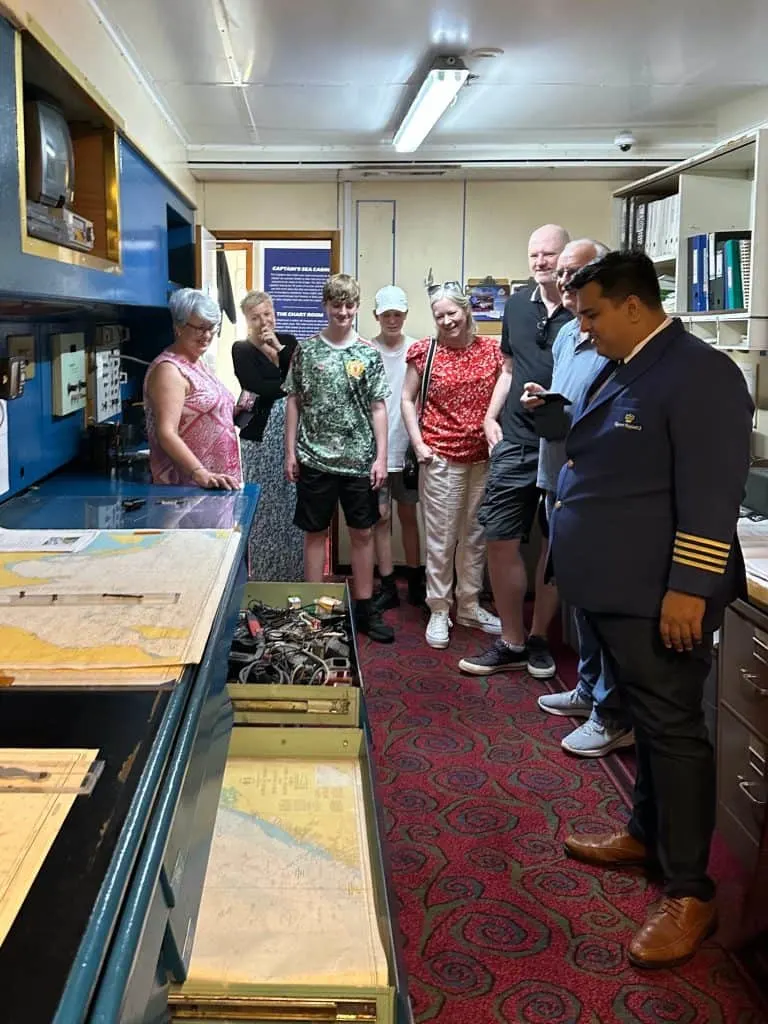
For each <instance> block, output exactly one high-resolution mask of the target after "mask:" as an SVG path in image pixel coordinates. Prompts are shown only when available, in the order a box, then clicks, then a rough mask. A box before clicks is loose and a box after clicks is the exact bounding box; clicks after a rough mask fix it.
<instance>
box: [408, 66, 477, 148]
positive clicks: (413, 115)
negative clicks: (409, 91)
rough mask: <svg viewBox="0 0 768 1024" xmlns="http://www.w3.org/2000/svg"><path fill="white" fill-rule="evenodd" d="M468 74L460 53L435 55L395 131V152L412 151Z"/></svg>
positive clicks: (448, 103)
mask: <svg viewBox="0 0 768 1024" xmlns="http://www.w3.org/2000/svg"><path fill="white" fill-rule="evenodd" d="M469 77H470V73H469V69H468V68H467V66H466V65H465V64H464V61H463V60H461V58H459V57H438V58H437V60H436V61H435V62H434V64H432V66H431V68H430V69H429V71H428V72H427V75H426V78H425V79H424V81H423V82H422V84H421V88H420V89H419V91H418V93H417V94H416V98H415V99H414V101H413V103H412V104H411V106H410V107H409V109H408V113H407V114H406V115H405V117H404V118H403V120H402V123H401V125H400V127H399V128H398V129H397V132H396V133H395V138H394V140H393V145H394V147H395V149H396V150H397V152H398V153H413V151H414V150H416V149H418V148H419V146H420V145H421V144H422V142H423V141H424V139H425V138H426V137H427V135H429V133H430V132H431V131H432V129H433V128H434V127H435V125H436V124H437V122H438V121H439V120H440V118H441V117H442V116H443V114H444V113H445V112H446V110H447V109H448V107H449V106H450V105H451V103H453V101H454V100H455V99H456V97H457V96H458V94H459V91H460V89H461V87H462V86H463V85H466V83H467V80H468V79H469Z"/></svg>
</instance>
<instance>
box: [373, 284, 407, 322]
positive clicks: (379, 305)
mask: <svg viewBox="0 0 768 1024" xmlns="http://www.w3.org/2000/svg"><path fill="white" fill-rule="evenodd" d="M389 309H396V310H398V311H399V312H400V313H407V312H408V296H407V295H406V294H405V292H404V291H403V289H402V288H398V287H397V285H396V284H388V285H385V286H384V288H379V290H378V291H377V292H376V313H377V315H378V316H381V314H382V313H386V312H387V310H389Z"/></svg>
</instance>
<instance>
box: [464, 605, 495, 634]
mask: <svg viewBox="0 0 768 1024" xmlns="http://www.w3.org/2000/svg"><path fill="white" fill-rule="evenodd" d="M456 622H457V623H458V624H459V625H460V626H468V627H469V629H482V631H483V632H484V633H493V635H494V636H501V619H500V618H498V616H496V615H491V613H490V612H487V611H486V610H485V608H482V607H481V606H480V605H479V604H476V605H474V607H472V608H469V609H468V611H466V612H465V613H464V614H463V615H462V614H458V615H457V616H456Z"/></svg>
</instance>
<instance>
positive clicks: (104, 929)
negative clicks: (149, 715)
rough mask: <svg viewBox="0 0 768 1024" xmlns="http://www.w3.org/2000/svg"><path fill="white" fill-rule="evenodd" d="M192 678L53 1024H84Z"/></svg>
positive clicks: (123, 834)
mask: <svg viewBox="0 0 768 1024" xmlns="http://www.w3.org/2000/svg"><path fill="white" fill-rule="evenodd" d="M190 676H191V673H190V672H189V670H185V672H184V673H183V674H182V678H181V680H180V681H179V682H178V683H177V685H176V688H175V690H174V692H173V693H172V694H171V697H170V699H169V701H168V706H167V707H166V709H165V713H164V714H163V720H162V722H161V723H160V727H159V729H158V732H157V736H156V737H155V742H154V743H153V745H152V750H151V751H150V754H149V757H148V759H147V764H146V767H145V769H144V771H143V772H142V776H141V778H140V780H139V783H138V786H137V789H136V795H135V796H134V798H133V800H132V802H131V806H130V807H129V809H128V814H127V817H126V820H125V824H124V825H123V828H122V829H121V831H120V836H119V838H118V841H117V846H116V848H115V853H114V855H113V857H112V860H111V861H110V864H109V867H108V868H107V873H106V875H105V877H104V881H103V882H102V884H101V888H100V889H99V895H98V896H97V898H96V903H95V904H94V910H93V912H92V914H91V916H90V918H89V920H88V925H87V927H86V929H85V932H84V933H83V937H82V939H81V941H80V945H79V947H78V950H77V954H76V955H75V959H74V961H73V964H72V968H71V969H70V973H69V977H68V979H67V984H66V987H65V989H64V993H63V995H62V998H61V1000H60V1002H59V1006H58V1008H57V1010H56V1016H55V1017H54V1018H53V1022H52V1024H72V1022H73V1021H81V1020H82V1019H83V1013H84V1011H85V1008H86V1007H87V1006H88V1004H89V1002H90V1000H91V998H92V996H93V993H94V990H95V988H96V984H97V981H98V975H99V971H100V969H101V967H102V965H103V963H104V960H105V959H106V954H107V949H108V947H109V942H110V939H111V937H112V932H113V929H114V925H115V920H116V915H117V913H118V911H119V909H120V903H121V901H122V899H123V897H124V894H125V891H126V889H127V887H128V884H129V881H130V877H131V872H132V870H133V866H134V864H135V862H136V859H137V857H138V851H139V845H140V842H141V837H142V836H143V835H144V832H145V828H146V823H147V820H148V819H149V816H150V814H151V811H152V807H153V804H154V801H155V797H156V794H157V790H158V787H159V785H160V781H161V778H162V774H163V770H164V768H165V765H166V763H167V761H168V756H169V753H170V750H171V746H172V744H173V740H174V737H175V735H176V732H177V730H178V726H179V722H180V721H181V718H182V715H183V713H184V707H185V704H186V701H187V697H188V694H189V690H190Z"/></svg>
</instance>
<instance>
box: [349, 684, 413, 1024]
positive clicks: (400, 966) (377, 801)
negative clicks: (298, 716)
mask: <svg viewBox="0 0 768 1024" xmlns="http://www.w3.org/2000/svg"><path fill="white" fill-rule="evenodd" d="M361 700H362V702H363V706H364V707H365V696H364V695H363V694H361ZM363 721H364V727H363V736H364V737H366V732H368V734H370V728H371V727H370V723H369V719H368V712H367V710H366V711H365V712H364V716H363ZM366 738H367V737H366ZM368 751H369V754H368V756H367V757H366V759H365V766H366V767H365V770H366V773H367V776H368V784H369V786H370V792H371V797H372V799H373V808H372V810H373V814H374V817H375V822H374V823H373V824H374V825H375V840H376V849H375V850H371V856H372V857H375V858H376V860H377V861H378V864H379V869H380V871H381V877H382V880H383V883H384V899H385V902H386V904H387V922H388V925H389V928H388V935H387V940H388V942H389V947H390V949H391V950H392V954H393V958H394V963H393V965H392V967H393V970H394V972H395V977H394V983H395V1008H396V1009H395V1012H396V1020H397V1024H413V1010H412V1008H411V1001H410V998H409V995H408V975H407V973H406V970H405V963H404V954H403V940H402V932H401V931H400V926H399V923H398V915H397V914H395V913H394V912H393V893H394V891H395V890H394V885H393V881H392V867H391V863H390V859H389V856H388V853H387V850H386V841H387V839H386V831H385V821H384V815H383V814H382V813H381V812H382V808H383V806H384V805H383V803H382V801H381V793H380V790H379V785H378V781H377V778H376V769H375V767H374V764H373V757H372V755H373V744H372V743H371V742H370V741H369V742H368Z"/></svg>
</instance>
